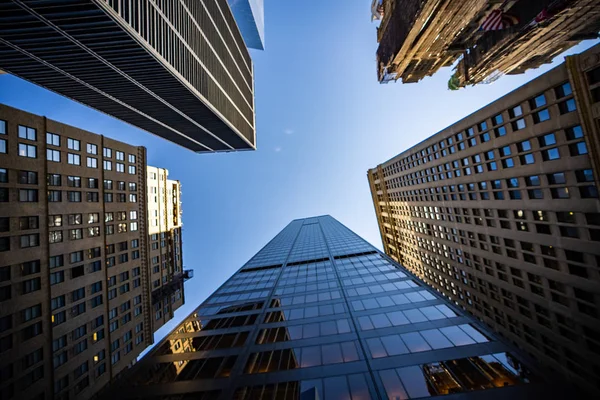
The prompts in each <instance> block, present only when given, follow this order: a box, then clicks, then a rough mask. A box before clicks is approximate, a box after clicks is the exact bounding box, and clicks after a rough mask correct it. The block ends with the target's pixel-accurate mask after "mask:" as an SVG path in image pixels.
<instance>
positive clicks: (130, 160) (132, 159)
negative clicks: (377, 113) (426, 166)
mask: <svg viewBox="0 0 600 400" xmlns="http://www.w3.org/2000/svg"><path fill="white" fill-rule="evenodd" d="M470 129H471V131H472V130H473V128H470ZM471 136H472V135H471ZM128 161H129V163H130V164H135V156H134V155H133V154H129V159H128Z"/></svg>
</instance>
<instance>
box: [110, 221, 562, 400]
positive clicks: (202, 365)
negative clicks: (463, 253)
mask: <svg viewBox="0 0 600 400" xmlns="http://www.w3.org/2000/svg"><path fill="white" fill-rule="evenodd" d="M561 389H562V386H561V387H557V386H556V384H549V383H548V377H547V376H546V375H545V374H544V373H543V372H541V371H540V370H537V369H536V368H535V366H532V365H531V364H530V363H529V362H527V361H524V360H523V359H522V358H521V357H520V356H518V355H517V354H515V353H514V352H513V350H512V348H510V347H509V346H508V345H507V344H505V343H504V342H503V341H501V340H499V339H498V338H497V337H496V336H494V335H493V334H492V333H490V332H489V331H487V330H485V328H484V327H483V326H482V325H480V324H479V323H478V322H477V321H476V320H474V319H472V318H471V317H469V316H467V315H466V314H464V313H463V312H462V311H461V310H460V309H458V308H456V307H454V306H453V305H452V304H451V303H449V302H448V301H446V300H445V299H444V298H442V297H441V296H440V295H438V294H437V293H436V292H434V291H433V289H431V288H429V287H427V286H426V285H424V284H423V283H422V282H420V281H419V280H418V279H417V278H415V276H414V275H412V274H410V273H409V272H408V271H407V270H405V269H404V268H403V267H402V266H400V265H399V264H397V263H395V262H393V261H392V260H391V259H390V258H388V257H387V256H386V255H384V254H383V253H381V252H380V251H378V250H377V249H376V248H375V247H373V246H371V245H370V244H369V243H367V242H366V241H364V240H363V239H362V238H360V237H359V236H358V235H356V234H355V233H353V232H352V231H350V230H349V229H348V228H346V227H345V226H344V225H342V224H341V223H339V222H338V221H336V220H335V219H333V218H332V217H330V216H320V217H314V218H306V219H299V220H294V221H292V222H291V223H290V224H289V225H288V226H287V227H286V228H285V229H283V230H282V231H281V232H280V233H279V234H278V235H277V236H276V237H275V238H274V239H273V240H271V241H270V242H269V243H268V244H267V245H266V246H265V247H264V248H263V249H262V250H261V251H259V252H258V253H257V254H256V255H255V256H254V257H253V258H252V259H251V260H250V261H248V262H247V263H246V264H245V265H244V266H243V267H242V268H241V269H240V270H238V271H237V272H236V273H235V274H234V275H233V276H232V277H231V278H229V280H227V281H226V282H225V283H224V284H223V285H222V286H221V287H220V288H219V289H218V290H217V291H216V292H215V293H213V294H212V295H211V296H210V297H209V298H208V299H207V300H206V301H205V302H204V303H202V304H201V305H200V306H199V307H198V308H197V309H196V310H195V311H194V312H193V313H192V314H191V315H190V316H189V317H188V318H186V319H185V320H184V321H183V322H182V323H181V324H180V325H179V326H177V327H176V328H175V329H174V330H173V331H172V332H171V333H170V334H169V335H168V336H167V337H166V338H165V339H164V340H163V341H162V342H161V343H159V344H158V345H157V346H156V348H155V349H154V350H153V351H152V352H151V353H149V354H148V355H147V356H146V357H144V358H142V359H141V361H139V362H138V363H137V364H136V365H135V366H134V367H132V369H131V370H129V371H127V372H126V373H125V374H124V375H123V376H122V378H121V379H120V380H119V381H118V382H117V383H116V384H115V385H113V387H112V388H111V390H109V392H110V393H105V397H106V398H111V397H115V396H117V395H118V398H140V399H141V398H144V399H148V398H151V399H166V398H168V399H186V398H194V399H202V400H206V399H211V400H212V399H237V400H246V399H253V400H254V399H302V400H304V399H320V400H334V399H335V400H337V399H340V400H341V399H352V400H357V399H408V398H423V397H432V396H438V395H447V394H449V395H450V396H447V397H445V398H448V399H455V398H461V399H464V398H468V399H482V398H486V399H492V398H494V399H499V398H508V397H511V398H513V399H514V398H517V399H520V398H523V399H525V398H556V397H552V396H556V395H557V394H559V393H560V391H561Z"/></svg>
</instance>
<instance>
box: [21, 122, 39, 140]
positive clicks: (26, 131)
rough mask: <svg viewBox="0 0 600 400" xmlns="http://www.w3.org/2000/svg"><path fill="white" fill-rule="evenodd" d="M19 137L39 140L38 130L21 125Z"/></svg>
mask: <svg viewBox="0 0 600 400" xmlns="http://www.w3.org/2000/svg"><path fill="white" fill-rule="evenodd" d="M19 138H21V139H27V140H37V131H36V130H35V129H33V128H30V127H28V126H23V125H19Z"/></svg>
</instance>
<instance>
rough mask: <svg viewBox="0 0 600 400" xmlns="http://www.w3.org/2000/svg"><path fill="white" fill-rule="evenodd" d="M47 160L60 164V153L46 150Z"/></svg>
mask: <svg viewBox="0 0 600 400" xmlns="http://www.w3.org/2000/svg"><path fill="white" fill-rule="evenodd" d="M46 159H47V160H48V161H53V162H60V151H58V150H52V149H46Z"/></svg>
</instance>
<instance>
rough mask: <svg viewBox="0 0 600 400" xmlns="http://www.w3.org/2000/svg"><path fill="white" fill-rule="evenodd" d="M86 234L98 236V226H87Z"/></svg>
mask: <svg viewBox="0 0 600 400" xmlns="http://www.w3.org/2000/svg"><path fill="white" fill-rule="evenodd" d="M88 236H89V237H95V236H100V228H99V227H97V226H92V227H90V228H88Z"/></svg>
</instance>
